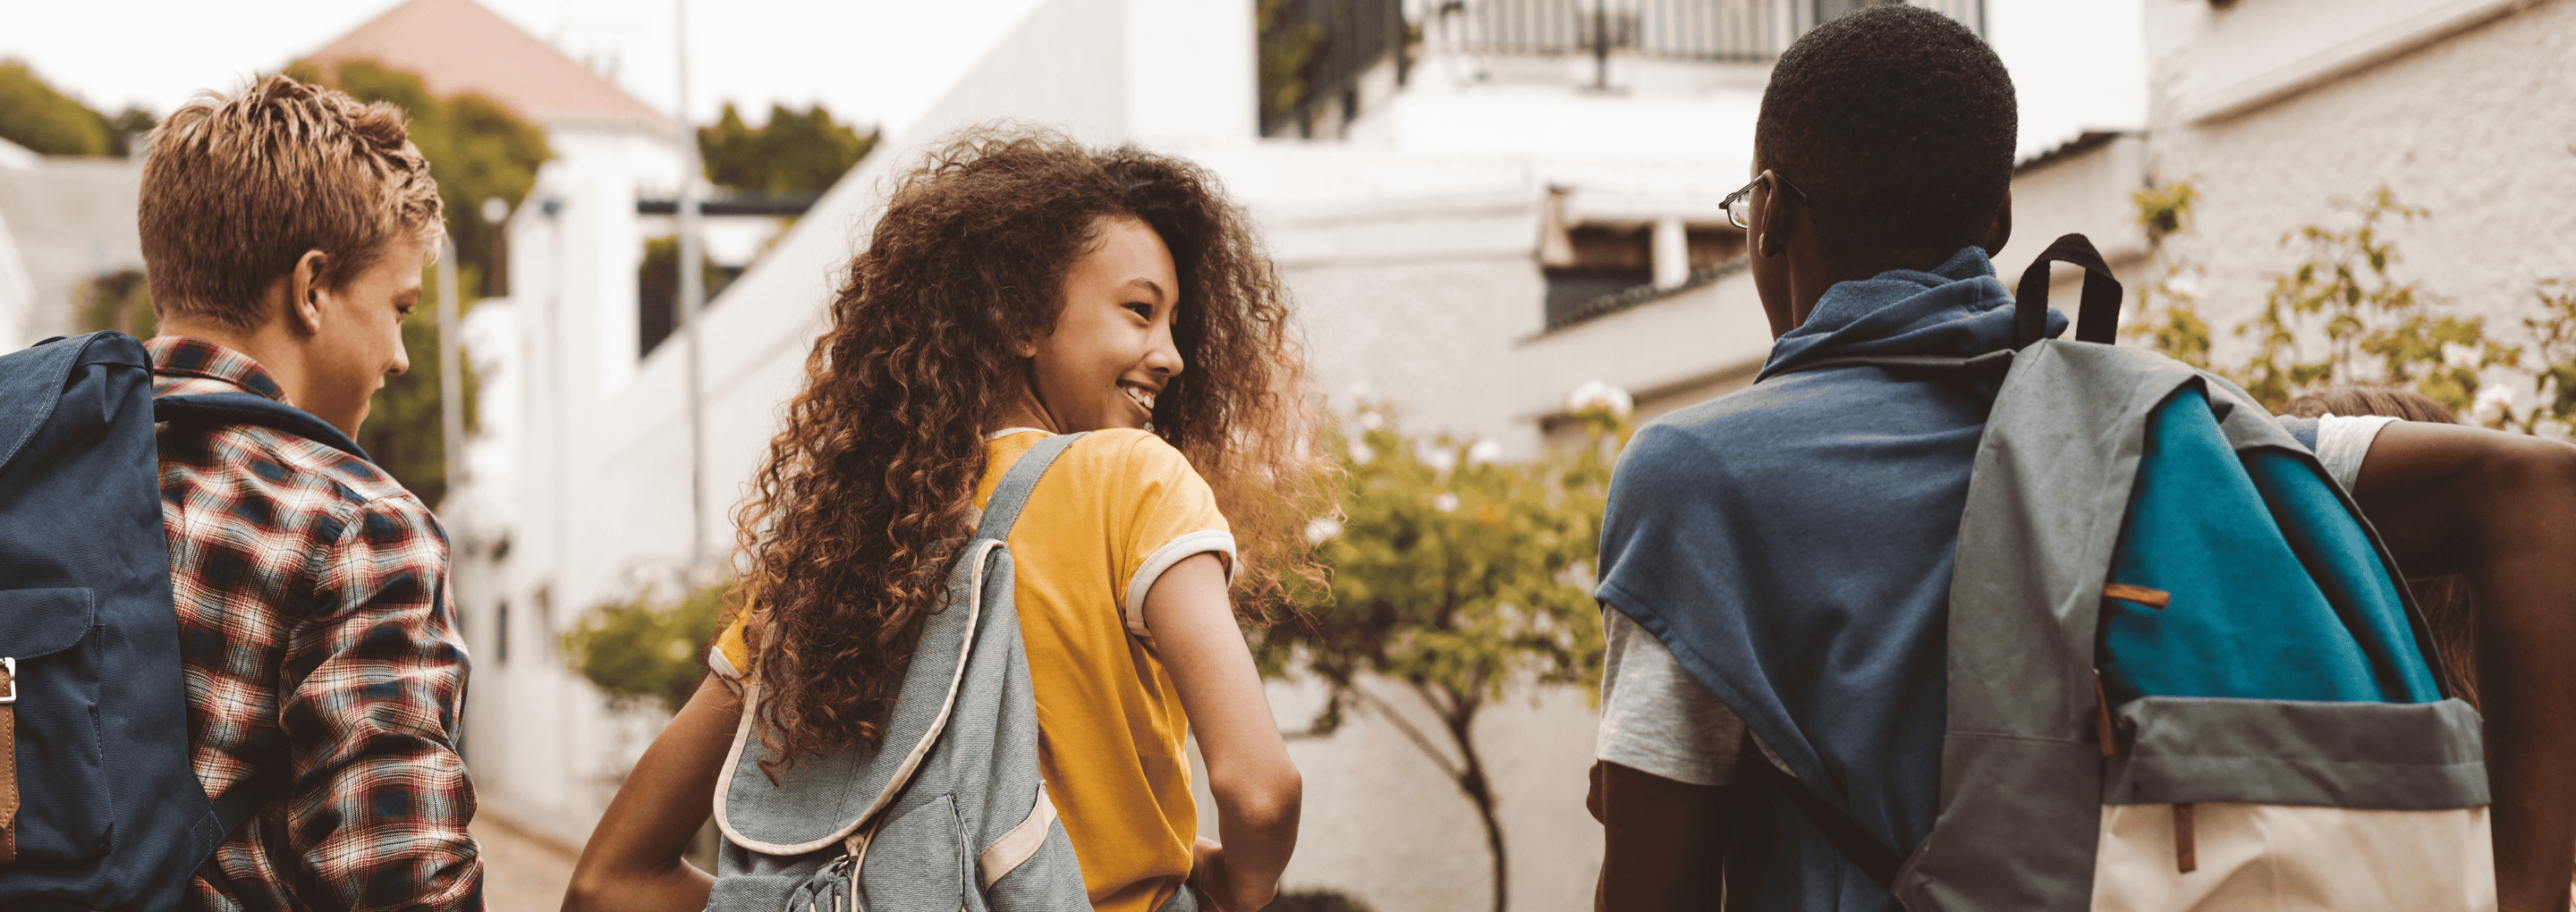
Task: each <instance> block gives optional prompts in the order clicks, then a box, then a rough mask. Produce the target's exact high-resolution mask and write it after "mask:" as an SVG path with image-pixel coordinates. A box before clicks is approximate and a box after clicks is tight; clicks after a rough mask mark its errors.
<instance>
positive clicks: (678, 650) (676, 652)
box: [666, 640, 698, 661]
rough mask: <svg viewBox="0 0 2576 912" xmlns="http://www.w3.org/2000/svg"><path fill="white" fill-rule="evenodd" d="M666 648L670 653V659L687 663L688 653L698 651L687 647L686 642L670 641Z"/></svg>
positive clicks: (695, 648)
mask: <svg viewBox="0 0 2576 912" xmlns="http://www.w3.org/2000/svg"><path fill="white" fill-rule="evenodd" d="M666 648H667V650H668V651H669V652H670V653H671V658H672V659H673V660H676V661H687V660H688V658H689V654H690V653H694V652H697V651H698V649H697V647H695V646H691V645H689V641H687V640H672V641H671V645H670V646H668V647H666Z"/></svg>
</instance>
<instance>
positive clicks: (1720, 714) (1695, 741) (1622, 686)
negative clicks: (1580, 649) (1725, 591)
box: [1593, 605, 1744, 785]
mask: <svg viewBox="0 0 2576 912" xmlns="http://www.w3.org/2000/svg"><path fill="white" fill-rule="evenodd" d="M1601 628H1602V634H1603V637H1604V639H1605V640H1606V643H1605V645H1606V647H1607V651H1606V653H1605V655H1604V656H1603V661H1602V669H1601V731H1600V734H1599V735H1598V736H1597V738H1596V739H1595V740H1594V742H1593V756H1594V757H1596V758H1598V759H1601V760H1606V761H1609V762H1611V763H1616V764H1619V765H1620V766H1625V767H1628V768H1630V769H1634V770H1638V771H1640V772H1645V773H1650V774H1653V775H1657V776H1662V777H1664V778H1666V779H1671V780H1673V781H1676V782H1686V783H1690V784H1692V785H1726V784H1729V783H1730V782H1733V781H1734V778H1735V762H1736V754H1737V752H1738V751H1739V750H1740V749H1741V748H1742V747H1743V745H1744V722H1743V720H1742V719H1740V718H1738V717H1737V716H1736V715H1735V712H1734V711H1733V710H1730V709H1728V708H1727V707H1726V704H1724V703H1721V702H1718V699H1717V696H1716V695H1714V694H1711V693H1709V692H1708V688H1707V687H1704V686H1702V685H1701V684H1700V683H1699V680H1698V679H1696V678H1693V677H1691V676H1690V672H1687V671H1684V670H1682V667H1681V663H1679V662H1677V661H1674V660H1673V654H1672V651H1671V650H1669V649H1667V648H1665V647H1664V644H1663V642H1662V641H1660V640H1657V639H1655V635H1654V634H1651V633H1648V632H1646V629H1645V628H1643V627H1640V626H1638V625H1637V622H1635V621H1632V620H1629V619H1628V616H1627V615H1626V614H1624V613H1621V612H1620V611H1619V609H1617V608H1612V607H1609V606H1607V605H1604V606H1602V609H1601Z"/></svg>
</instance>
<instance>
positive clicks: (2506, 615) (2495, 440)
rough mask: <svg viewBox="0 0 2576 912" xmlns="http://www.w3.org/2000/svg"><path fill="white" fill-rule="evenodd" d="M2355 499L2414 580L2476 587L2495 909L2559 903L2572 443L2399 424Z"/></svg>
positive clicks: (2568, 804)
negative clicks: (2455, 580)
mask: <svg viewBox="0 0 2576 912" xmlns="http://www.w3.org/2000/svg"><path fill="white" fill-rule="evenodd" d="M2353 487H2354V488H2355V490H2354V492H2353V496H2354V498H2355V499H2356V500H2357V501H2359V502H2360V504H2361V509H2362V513H2363V515H2365V516H2368V517H2369V518H2370V523H2371V525H2372V526H2374V527H2377V528H2378V530H2379V533H2380V535H2381V537H2382V538H2383V539H2384V540H2386V541H2387V543H2388V546H2389V550H2390V551H2391V552H2392V553H2393V554H2394V555H2395V557H2396V558H2397V563H2398V565H2399V566H2400V567H2403V568H2405V570H2406V571H2407V572H2408V574H2409V575H2410V576H2416V577H2426V576H2438V575H2441V574H2444V573H2465V574H2467V575H2468V577H2469V579H2470V581H2471V583H2472V585H2474V586H2476V588H2477V595H2478V598H2477V604H2478V616H2477V618H2476V619H2475V622H2476V625H2477V638H2478V685H2479V694H2480V700H2481V703H2482V705H2483V708H2484V709H2485V711H2486V719H2487V726H2486V751H2487V777H2488V781H2489V782H2490V783H2491V788H2492V791H2493V795H2494V800H2495V805H2494V811H2493V813H2494V817H2493V820H2494V827H2495V855H2496V894H2497V899H2498V900H2499V902H2500V904H2501V905H2502V906H2503V908H2505V909H2507V910H2521V912H2536V910H2548V912H2558V910H2562V909H2566V908H2567V907H2568V880H2569V875H2570V873H2571V869H2576V661H2571V660H2570V657H2571V656H2576V446H2568V445H2566V444H2562V443H2554V442H2551V441H2546V440H2540V439H2538V438H2533V437H2524V436H2520V435H2515V434H2506V433H2502V432H2497V431H2488V430H2482V429H2479V428H2468V427H2459V426H2456V425H2445V424H2427V423H2416V422H2406V421H2400V422H2396V423H2393V424H2390V425H2388V427H2387V428H2386V429H2385V430H2382V431H2380V432H2379V436H2378V437H2377V439H2375V440H2374V441H2373V442H2372V443H2371V447H2370V452H2369V454H2368V455H2367V456H2366V457H2364V458H2363V460H2362V464H2361V474H2360V476H2359V477H2358V478H2357V479H2356V482H2355V484H2354V485H2353Z"/></svg>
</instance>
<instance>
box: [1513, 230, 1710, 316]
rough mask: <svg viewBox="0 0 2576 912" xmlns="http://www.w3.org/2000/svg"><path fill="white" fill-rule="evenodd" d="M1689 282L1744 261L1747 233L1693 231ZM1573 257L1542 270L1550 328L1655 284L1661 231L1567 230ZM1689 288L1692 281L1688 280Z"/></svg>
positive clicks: (1688, 246) (1686, 235)
mask: <svg viewBox="0 0 2576 912" xmlns="http://www.w3.org/2000/svg"><path fill="white" fill-rule="evenodd" d="M1682 236H1683V251H1684V254H1683V256H1684V265H1685V267H1686V268H1684V269H1682V270H1680V272H1681V273H1682V274H1683V275H1684V276H1690V275H1697V274H1699V273H1702V272H1706V271H1708V270H1713V269H1717V268H1718V267H1721V266H1724V265H1726V264H1727V263H1729V262H1732V261H1734V260H1735V259H1737V258H1739V257H1742V256H1743V255H1744V233H1743V232H1742V231H1738V230H1736V229H1735V228H1734V227H1733V226H1724V227H1720V226H1713V225H1687V226H1684V228H1683V232H1682ZM1566 241H1567V243H1568V246H1569V247H1570V248H1571V249H1572V253H1573V256H1572V257H1571V258H1570V259H1568V260H1566V261H1565V262H1564V264H1563V265H1559V266H1551V267H1546V268H1544V269H1542V270H1541V272H1543V273H1544V274H1545V275H1546V277H1547V316H1546V319H1547V325H1549V326H1559V325H1563V324H1564V323H1565V322H1566V321H1568V320H1570V319H1572V318H1573V316H1574V314H1575V313H1576V312H1577V311H1579V310H1581V309H1583V306H1584V305H1586V304H1590V303H1592V302H1593V301H1596V300H1599V299H1601V298H1605V297H1609V296H1611V295H1616V294H1622V293H1627V292H1632V291H1635V290H1637V289H1638V288H1640V287H1641V286H1652V285H1654V284H1656V283H1655V228H1654V225H1652V224H1651V223H1648V224H1636V225H1577V226H1574V227H1572V228H1569V229H1567V230H1566ZM1682 281H1683V282H1685V283H1686V282H1688V281H1689V280H1688V279H1687V278H1685V279H1683V280H1682Z"/></svg>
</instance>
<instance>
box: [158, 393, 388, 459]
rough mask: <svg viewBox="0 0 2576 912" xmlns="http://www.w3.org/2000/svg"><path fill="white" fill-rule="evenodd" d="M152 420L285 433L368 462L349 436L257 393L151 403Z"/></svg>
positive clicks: (166, 398)
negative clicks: (238, 425) (239, 426)
mask: <svg viewBox="0 0 2576 912" xmlns="http://www.w3.org/2000/svg"><path fill="white" fill-rule="evenodd" d="M152 417H153V418H154V419H155V420H159V421H169V422H175V423H187V424H200V425H208V426H214V425H226V424H253V425H258V426H260V427H264V428H270V429H274V430H279V431H285V432H286V433H289V434H293V435H295V436H298V437H303V438H305V439H308V440H312V441H315V442H318V443H321V444H323V445H325V446H328V447H330V448H332V449H335V450H339V451H340V452H343V453H347V454H349V455H351V456H355V457H358V458H359V459H367V451H366V450H363V449H359V448H358V442H357V441H354V440H351V439H349V435H347V434H343V433H341V432H340V429H339V428H336V427H332V426H331V423H330V422H328V421H324V420H322V419H321V418H320V417H317V416H315V415H314V414H313V413H312V412H308V411H305V410H303V409H300V408H296V407H294V406H292V405H288V404H286V403H283V402H279V401H277V400H275V399H271V398H268V397H266V396H262V395H258V394H256V393H238V392H234V393H191V394H188V395H183V396H162V397H160V398H157V399H154V400H152ZM368 461H369V462H373V461H374V460H372V459H369V460H368Z"/></svg>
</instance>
